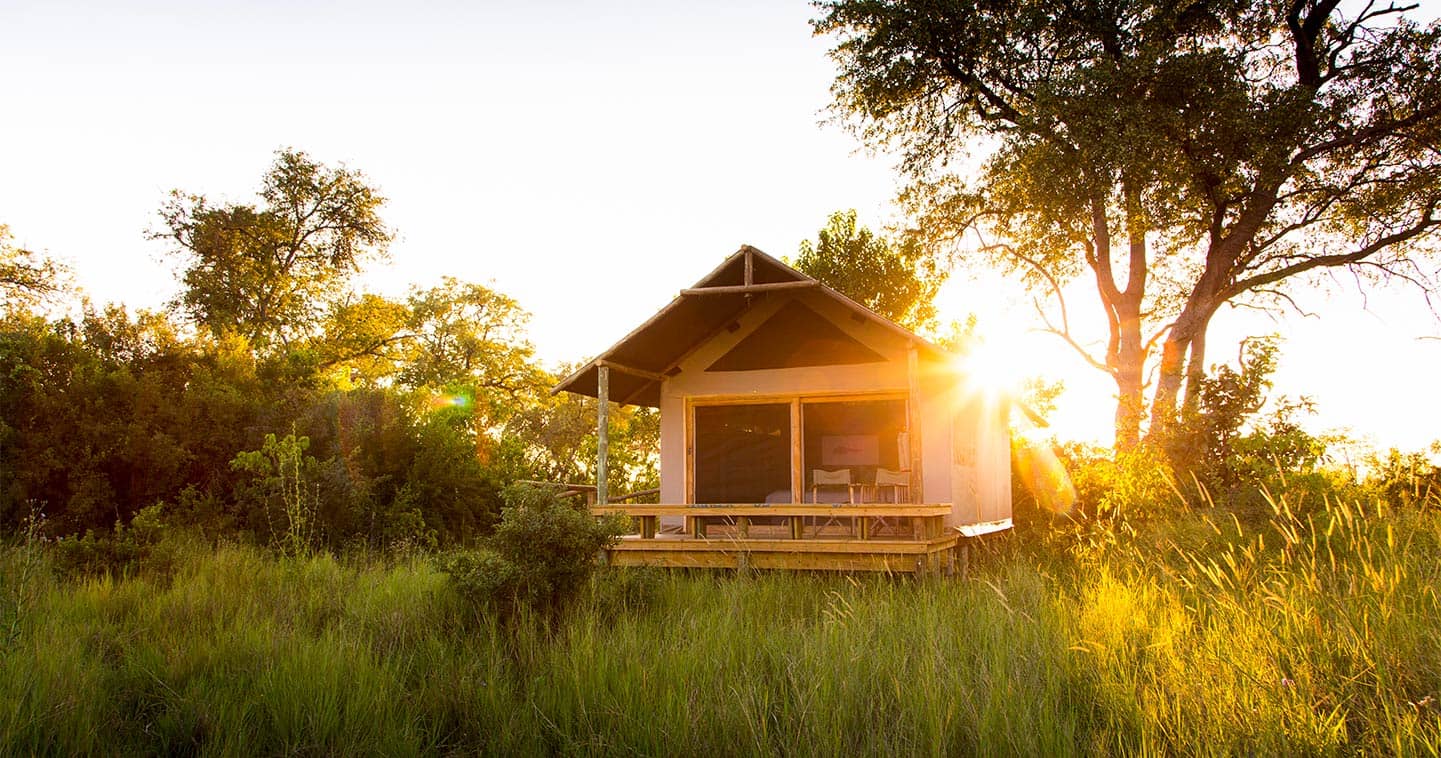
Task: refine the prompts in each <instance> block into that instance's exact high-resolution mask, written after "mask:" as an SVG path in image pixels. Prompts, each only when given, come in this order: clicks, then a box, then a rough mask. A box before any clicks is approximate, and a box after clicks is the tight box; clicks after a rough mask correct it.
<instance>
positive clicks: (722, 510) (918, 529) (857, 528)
mask: <svg viewBox="0 0 1441 758" xmlns="http://www.w3.org/2000/svg"><path fill="white" fill-rule="evenodd" d="M590 510H591V512H592V513H594V514H596V515H598V516H603V515H607V514H612V513H619V514H623V515H626V516H630V517H632V518H634V519H636V520H637V521H638V522H639V523H640V530H639V531H640V536H641V538H642V539H656V536H657V523H658V521H659V519H660V517H662V516H685V517H686V520H687V524H688V532H689V536H691V537H693V538H697V539H704V538H706V528H707V527H708V526H710V525H713V524H717V523H719V524H724V525H726V526H729V527H732V534H731V535H730V536H731V538H732V539H735V538H740V539H746V538H747V537H749V532H750V526H751V521H752V519H756V518H766V517H769V518H773V519H776V518H778V519H783V520H784V521H785V523H787V524H788V526H789V534H790V539H793V540H802V539H830V538H832V537H826V536H824V535H822V534H821V531H822V529H816V528H813V529H812V535H811V536H810V537H806V531H805V526H806V521H807V519H809V520H811V523H812V524H813V525H814V524H817V523H818V522H820V521H822V520H824V523H825V524H832V523H834V522H838V521H841V520H845V521H847V522H849V524H850V525H851V527H853V528H852V529H851V530H850V533H851V534H853V535H854V536H855V537H857V538H858V539H862V540H867V539H871V537H872V534H873V532H874V531H875V529H874V527H876V526H881V525H892V524H897V523H900V522H902V521H904V522H905V523H907V524H908V525H909V526H910V529H909V539H912V540H920V541H928V540H934V539H936V538H938V537H940V536H941V534H942V531H943V529H944V523H945V517H946V516H948V515H950V513H951V506H950V505H946V504H924V503H836V504H831V503H756V504H731V503H727V504H717V505H705V504H696V505H675V504H634V505H632V504H611V505H592V506H591V507H590Z"/></svg>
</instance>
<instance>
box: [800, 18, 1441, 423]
mask: <svg viewBox="0 0 1441 758" xmlns="http://www.w3.org/2000/svg"><path fill="white" fill-rule="evenodd" d="M1338 6H1339V0H1287V1H1284V2H1283V1H1281V0H1225V1H1224V2H1218V3H1202V2H1187V1H1184V0H1180V1H1178V0H1104V1H1103V0H1079V1H1078V2H1069V3H1052V2H1045V1H1044V0H1021V1H1020V2H1009V1H1007V2H1002V1H1001V0H935V1H934V2H927V3H906V2H901V1H900V0H831V1H830V2H824V3H822V4H821V8H822V17H821V18H819V19H818V20H817V21H815V22H814V24H815V29H816V31H817V32H818V33H822V34H834V35H836V36H837V37H838V38H839V41H838V43H837V45H836V46H835V47H834V48H833V50H832V56H833V58H834V59H835V60H836V61H837V63H838V64H839V65H840V72H839V75H838V76H837V79H836V81H835V85H834V90H833V91H834V95H835V103H834V107H835V108H836V110H837V111H838V112H839V113H840V114H842V115H843V116H845V117H847V118H849V119H850V123H851V124H852V125H853V126H854V127H855V128H856V129H857V130H858V132H859V133H860V134H861V136H862V137H863V138H864V139H866V140H867V141H868V142H870V143H871V144H873V145H878V146H883V147H889V148H893V149H896V150H898V151H899V152H900V153H901V155H902V157H903V162H902V167H903V170H904V171H905V172H906V174H907V175H908V177H909V180H910V187H909V189H908V191H907V192H906V194H905V199H906V200H907V201H908V202H909V203H910V204H911V207H912V209H913V210H914V211H915V212H916V213H918V214H920V215H921V216H922V221H921V223H920V225H919V227H920V228H921V229H923V230H926V231H927V233H928V234H930V235H933V236H934V237H936V238H940V239H946V240H952V241H954V240H956V239H959V238H960V236H961V235H962V234H964V233H967V232H974V233H976V234H977V235H978V236H979V237H980V239H981V242H980V245H979V246H978V249H979V250H980V251H981V252H982V253H984V254H986V255H988V256H990V258H991V259H992V260H993V261H994V262H996V263H998V264H999V265H1001V266H1003V267H1004V268H1007V269H1009V270H1011V271H1013V272H1015V273H1017V274H1019V275H1020V276H1021V277H1022V278H1023V279H1024V280H1025V281H1026V282H1027V283H1028V284H1030V285H1033V286H1035V287H1038V288H1040V289H1043V290H1046V291H1049V292H1052V293H1054V295H1055V296H1056V298H1057V299H1058V300H1059V299H1060V293H1061V287H1062V285H1064V284H1065V283H1066V282H1067V281H1069V280H1071V279H1074V278H1076V277H1079V276H1083V275H1084V276H1089V277H1090V278H1092V279H1093V280H1094V286H1095V287H1096V291H1097V292H1098V294H1099V295H1100V299H1101V302H1102V305H1103V308H1104V311H1105V317H1106V322H1107V324H1108V337H1107V342H1106V348H1105V350H1104V353H1103V354H1102V355H1101V356H1099V357H1097V356H1093V355H1091V353H1090V352H1088V351H1087V350H1086V349H1085V348H1084V346H1083V345H1082V344H1081V343H1080V341H1079V340H1078V339H1077V338H1076V337H1075V335H1073V333H1072V330H1071V327H1070V322H1069V318H1068V315H1067V313H1066V310H1065V305H1064V302H1063V301H1061V302H1058V305H1057V307H1056V312H1055V314H1054V315H1053V316H1048V317H1047V325H1048V327H1049V328H1051V330H1052V331H1054V332H1056V333H1057V334H1059V335H1060V336H1062V337H1063V338H1064V339H1065V340H1066V341H1067V342H1068V343H1070V344H1071V345H1072V346H1073V347H1075V348H1076V349H1077V350H1079V351H1080V352H1081V353H1082V354H1083V355H1085V356H1086V357H1087V359H1088V360H1090V362H1091V363H1092V364H1093V365H1095V366H1096V367H1098V368H1100V369H1101V370H1103V371H1106V372H1107V373H1109V374H1110V375H1111V376H1112V377H1113V378H1114V380H1115V382H1116V386H1117V394H1118V403H1117V411H1116V419H1115V424H1116V444H1117V447H1119V448H1122V449H1125V448H1130V447H1133V446H1134V445H1136V444H1137V443H1138V441H1139V439H1140V434H1141V428H1142V425H1143V422H1144V420H1145V419H1146V417H1147V415H1148V409H1147V406H1146V402H1145V397H1144V393H1145V387H1146V384H1145V380H1144V377H1145V372H1146V366H1147V363H1148V360H1149V359H1151V358H1153V357H1154V356H1155V355H1156V353H1157V351H1158V346H1159V355H1160V362H1159V378H1158V381H1157V382H1156V386H1155V393H1154V396H1153V397H1152V401H1151V404H1150V408H1149V416H1150V421H1151V430H1152V432H1153V433H1156V434H1160V435H1162V436H1164V434H1165V433H1166V430H1167V428H1168V426H1169V425H1170V424H1171V422H1172V420H1173V419H1174V418H1175V417H1176V415H1177V413H1178V411H1179V409H1178V407H1177V406H1178V398H1179V395H1180V391H1181V388H1182V384H1183V380H1185V379H1186V378H1187V377H1189V383H1188V384H1187V388H1186V398H1185V402H1186V404H1191V405H1193V404H1194V402H1195V401H1196V398H1197V397H1198V392H1199V380H1200V378H1201V377H1202V375H1203V367H1204V365H1205V363H1204V361H1205V336H1206V330H1207V327H1208V325H1209V323H1210V319H1211V317H1212V315H1213V314H1214V313H1215V312H1216V311H1217V309H1219V308H1220V307H1221V306H1222V305H1224V304H1226V303H1229V302H1233V301H1236V300H1237V299H1238V298H1251V299H1260V300H1259V301H1260V302H1265V300H1264V298H1267V297H1269V298H1276V299H1278V300H1273V301H1271V302H1282V303H1284V302H1286V301H1287V299H1288V297H1287V295H1286V293H1285V291H1284V290H1283V289H1280V288H1281V287H1283V286H1284V285H1285V284H1286V283H1287V282H1288V280H1290V279H1292V278H1294V277H1298V276H1302V275H1306V274H1308V273H1313V272H1319V271H1322V270H1326V269H1336V268H1345V269H1350V270H1352V271H1355V272H1356V273H1357V274H1359V275H1361V276H1375V277H1389V276H1400V277H1406V278H1408V279H1410V280H1412V281H1415V282H1417V283H1420V284H1421V285H1423V286H1430V285H1431V278H1430V274H1429V273H1428V272H1427V271H1426V270H1425V269H1423V268H1421V266H1420V265H1419V261H1421V260H1424V258H1422V257H1421V256H1420V252H1421V251H1424V250H1428V249H1434V246H1435V244H1436V239H1437V228H1438V225H1441V212H1438V211H1441V159H1438V146H1441V27H1438V25H1437V24H1436V23H1432V24H1431V25H1429V26H1427V27H1424V28H1423V27H1421V26H1418V25H1417V24H1415V23H1413V22H1410V21H1408V20H1406V19H1405V17H1404V15H1403V14H1404V12H1405V11H1407V10H1409V9H1410V8H1414V7H1415V6H1409V7H1407V8H1401V7H1397V6H1386V7H1379V8H1378V7H1377V6H1376V5H1375V4H1374V3H1368V4H1366V5H1365V6H1364V7H1362V8H1361V9H1360V10H1359V11H1358V12H1357V13H1356V14H1355V15H1347V14H1346V13H1345V12H1343V11H1342V10H1340V9H1339V8H1338ZM977 144H984V145H987V146H989V147H991V148H992V149H991V151H990V153H989V155H988V157H987V158H986V160H985V161H984V163H983V165H981V167H980V169H979V170H978V171H977V172H976V173H975V175H974V176H973V177H971V178H964V177H961V176H958V175H957V174H956V173H955V172H954V171H953V169H952V168H951V167H950V166H951V163H950V162H951V161H956V160H959V159H961V158H963V157H964V156H965V155H966V151H967V150H968V149H970V148H972V147H975V146H976V145H977Z"/></svg>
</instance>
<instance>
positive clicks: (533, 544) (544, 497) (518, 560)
mask: <svg viewBox="0 0 1441 758" xmlns="http://www.w3.org/2000/svg"><path fill="white" fill-rule="evenodd" d="M503 497H504V499H505V502H506V507H505V509H504V510H503V511H502V512H501V518H500V524H499V525H498V526H497V527H496V530H495V534H494V535H492V536H491V537H490V538H488V539H487V540H486V541H485V543H484V546H483V548H482V549H480V550H475V551H468V552H463V553H459V554H456V555H453V556H451V557H450V558H449V559H448V560H447V561H446V562H445V564H444V570H445V571H446V573H448V574H449V575H450V577H451V584H452V586H453V587H454V588H455V589H456V590H457V591H458V592H459V593H460V594H461V595H462V596H464V597H465V598H467V599H468V600H471V601H472V602H474V603H476V604H478V605H482V606H486V607H489V608H492V609H494V610H496V611H498V612H499V613H501V615H503V616H507V617H508V616H510V615H511V614H512V613H513V612H514V611H516V610H517V609H519V608H521V607H528V608H531V609H534V610H537V611H540V612H541V613H542V614H543V615H546V616H556V615H559V614H560V613H562V612H563V611H564V610H565V609H566V608H567V607H568V606H569V605H570V604H571V603H572V602H573V601H574V600H575V598H576V596H577V595H578V594H579V592H580V591H581V590H582V589H583V588H584V587H585V585H586V582H587V581H588V580H589V579H590V577H591V574H592V573H593V572H594V571H595V567H596V556H597V554H598V553H599V552H600V551H601V550H603V549H604V548H605V547H607V546H608V545H610V544H611V542H612V541H613V540H614V539H615V538H616V537H618V536H620V535H621V534H623V533H625V531H626V530H627V527H628V524H626V523H625V520H624V519H621V518H606V519H596V518H595V517H594V516H592V515H591V514H590V513H589V512H588V511H586V510H585V509H583V508H578V507H576V506H574V505H571V504H570V503H567V502H565V501H564V500H561V499H560V498H558V497H557V496H556V493H555V492H554V491H553V490H550V489H544V488H539V487H532V486H529V485H519V484H517V485H511V486H510V487H508V488H506V490H505V492H504V494H503Z"/></svg>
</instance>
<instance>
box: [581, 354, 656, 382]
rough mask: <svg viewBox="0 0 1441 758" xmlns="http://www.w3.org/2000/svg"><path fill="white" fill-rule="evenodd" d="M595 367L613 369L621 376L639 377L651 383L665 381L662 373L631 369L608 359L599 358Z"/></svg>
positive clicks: (631, 367)
mask: <svg viewBox="0 0 1441 758" xmlns="http://www.w3.org/2000/svg"><path fill="white" fill-rule="evenodd" d="M595 365H596V366H598V367H599V366H605V367H606V368H613V369H615V370H616V371H619V372H621V373H622V374H630V375H631V376H638V377H640V378H642V379H649V380H651V381H653V382H663V381H665V378H666V377H665V374H662V373H660V372H657V371H646V370H645V369H643V368H635V367H633V366H627V365H625V364H624V363H616V362H615V361H613V360H610V359H608V358H601V359H599V360H597V361H596V362H595Z"/></svg>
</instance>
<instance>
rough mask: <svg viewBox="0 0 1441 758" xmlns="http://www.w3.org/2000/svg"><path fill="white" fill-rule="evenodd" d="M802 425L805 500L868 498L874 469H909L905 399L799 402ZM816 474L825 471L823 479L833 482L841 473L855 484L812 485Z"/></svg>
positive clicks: (872, 491) (872, 494)
mask: <svg viewBox="0 0 1441 758" xmlns="http://www.w3.org/2000/svg"><path fill="white" fill-rule="evenodd" d="M801 428H802V429H803V432H802V434H801V441H802V444H801V449H802V455H803V458H804V460H803V461H802V462H801V464H802V472H801V473H802V475H803V477H802V481H803V482H804V489H805V492H804V493H803V494H804V499H805V500H806V501H807V502H811V501H817V502H846V501H848V500H851V499H852V498H855V499H857V500H859V501H863V502H872V501H874V500H875V499H876V495H877V493H876V492H875V487H874V484H875V482H876V472H877V471H878V470H880V469H888V470H890V471H893V472H899V471H902V470H904V469H908V468H910V439H909V434H908V433H907V423H906V401H905V399H904V398H885V399H864V400H851V399H847V400H807V401H803V402H802V403H801ZM817 472H825V473H822V474H821V476H822V478H823V479H826V478H829V479H830V480H831V481H835V476H834V475H835V474H838V473H840V472H844V477H845V478H846V479H847V480H848V481H849V482H850V483H851V484H852V485H854V487H853V488H846V487H839V486H835V485H830V486H822V487H815V486H814V485H815V484H816V476H817ZM827 475H829V477H828V476H827ZM892 496H895V495H894V493H893V494H892Z"/></svg>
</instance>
